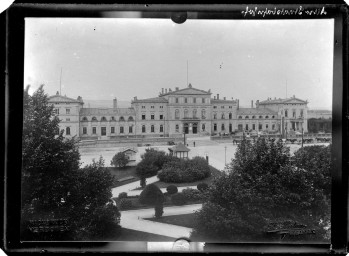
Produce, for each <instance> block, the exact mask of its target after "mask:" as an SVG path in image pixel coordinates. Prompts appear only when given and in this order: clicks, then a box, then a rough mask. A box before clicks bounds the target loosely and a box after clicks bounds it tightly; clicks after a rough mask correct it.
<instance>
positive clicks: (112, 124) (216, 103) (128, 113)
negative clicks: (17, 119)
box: [49, 84, 308, 139]
mask: <svg viewBox="0 0 349 256" xmlns="http://www.w3.org/2000/svg"><path fill="white" fill-rule="evenodd" d="M49 102H50V103H52V104H53V105H54V109H55V112H56V113H57V114H58V116H59V118H60V119H61V123H60V129H63V130H64V131H65V133H64V135H65V136H66V137H73V136H76V137H78V138H80V139H113V138H116V137H179V136H182V135H183V133H185V134H192V135H218V134H231V133H234V132H237V131H241V132H242V131H249V132H251V131H257V132H259V131H265V132H269V133H285V132H287V131H291V130H294V131H301V129H302V127H303V131H304V132H307V103H308V102H307V101H303V100H300V99H297V98H296V97H292V98H288V99H274V100H272V99H271V98H269V99H268V100H266V101H261V102H259V101H257V102H256V105H255V106H254V105H253V102H252V103H251V108H240V107H239V100H238V99H233V98H231V99H227V98H226V97H223V99H222V98H220V96H219V94H217V95H215V96H213V98H212V93H211V91H210V90H208V91H204V90H200V89H196V88H194V87H192V85H191V84H189V85H188V87H186V88H183V89H179V88H178V87H176V88H175V89H174V90H172V89H164V88H162V91H161V92H160V93H159V96H158V97H154V98H148V99H138V98H137V97H134V99H133V100H132V101H131V107H130V108H118V107H117V100H116V99H114V100H113V107H112V108H84V106H83V105H84V103H83V100H82V98H81V97H80V96H79V97H78V98H77V99H76V100H75V99H72V98H68V97H66V96H62V95H59V93H57V94H56V95H54V96H51V97H49Z"/></svg>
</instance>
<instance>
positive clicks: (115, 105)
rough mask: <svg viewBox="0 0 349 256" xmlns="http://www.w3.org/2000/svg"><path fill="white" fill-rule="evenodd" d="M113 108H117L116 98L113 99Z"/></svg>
mask: <svg viewBox="0 0 349 256" xmlns="http://www.w3.org/2000/svg"><path fill="white" fill-rule="evenodd" d="M113 108H114V109H117V108H118V101H117V99H116V98H114V99H113Z"/></svg>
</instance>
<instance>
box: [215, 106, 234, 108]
mask: <svg viewBox="0 0 349 256" xmlns="http://www.w3.org/2000/svg"><path fill="white" fill-rule="evenodd" d="M228 107H229V108H233V106H228ZM213 108H217V106H213ZM221 108H225V106H221Z"/></svg>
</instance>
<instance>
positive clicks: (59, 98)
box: [48, 94, 84, 104]
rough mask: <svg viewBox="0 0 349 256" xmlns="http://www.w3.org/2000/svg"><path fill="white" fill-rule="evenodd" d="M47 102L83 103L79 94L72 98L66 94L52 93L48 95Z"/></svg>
mask: <svg viewBox="0 0 349 256" xmlns="http://www.w3.org/2000/svg"><path fill="white" fill-rule="evenodd" d="M48 102H52V103H80V104H84V102H83V101H82V98H81V97H80V96H79V97H78V98H77V99H72V98H69V97H67V96H63V95H59V94H56V95H53V96H50V97H48Z"/></svg>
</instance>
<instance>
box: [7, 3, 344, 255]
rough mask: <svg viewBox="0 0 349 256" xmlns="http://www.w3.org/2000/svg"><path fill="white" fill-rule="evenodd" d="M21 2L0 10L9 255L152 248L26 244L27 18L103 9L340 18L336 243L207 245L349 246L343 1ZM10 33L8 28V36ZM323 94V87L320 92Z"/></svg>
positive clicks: (151, 14)
mask: <svg viewBox="0 0 349 256" xmlns="http://www.w3.org/2000/svg"><path fill="white" fill-rule="evenodd" d="M39 2H40V1H36V2H35V3H24V2H22V3H20V2H16V3H14V4H13V5H12V6H11V7H10V8H9V9H7V10H6V11H5V12H3V13H2V14H1V26H2V28H3V29H2V31H3V39H4V42H5V43H4V44H3V46H4V47H3V53H4V56H6V58H4V61H3V62H1V64H2V67H3V69H2V70H5V87H4V92H5V94H4V95H5V97H4V102H5V116H4V119H3V120H4V123H5V141H4V142H5V143H4V145H5V148H4V153H5V158H4V165H3V166H4V167H5V168H4V181H5V184H4V185H5V186H4V204H3V213H4V215H3V216H4V218H3V219H4V222H3V233H2V235H3V244H2V246H3V248H4V250H5V252H7V253H23V252H26V253H28V252H45V251H46V252H130V251H138V252H145V251H146V248H147V245H146V242H130V243H129V242H20V238H19V228H20V208H21V192H20V188H21V155H22V154H21V148H22V140H21V139H22V136H21V135H22V120H23V113H22V112H23V111H22V105H23V100H22V99H23V77H24V31H25V24H24V18H25V17H100V15H99V12H100V11H107V12H108V11H137V12H141V13H142V17H143V18H169V19H170V18H171V14H172V13H174V12H187V13H188V18H189V19H190V18H191V16H190V13H197V16H196V17H195V18H197V19H313V18H319V19H322V18H325V19H328V18H334V20H335V22H334V23H335V29H334V62H333V101H332V102H333V107H332V115H333V117H332V131H333V132H332V141H333V151H332V160H333V172H332V197H331V204H332V208H331V230H332V235H331V245H330V244H282V243H229V244H216V243H215V244H209V243H206V246H205V248H206V250H205V251H208V252H244V253H285V254H286V253H317V254H318V253H320V254H327V253H331V252H332V253H339V254H343V253H345V252H346V250H347V247H348V237H349V229H348V216H349V211H348V206H349V205H348V204H349V203H348V201H349V197H348V183H349V179H348V170H349V153H348V145H349V138H348V133H349V125H348V123H349V106H348V101H349V92H348V84H349V83H348V70H349V67H348V7H347V6H346V5H345V4H344V3H339V2H337V3H332V4H326V3H319V2H317V3H309V4H308V3H299V4H278V3H274V4H273V3H270V2H269V3H267V4H265V3H261V4H243V3H242V4H212V5H203V4H187V5H179V4H176V5H166V4H111V3H109V2H108V3H103V4H88V3H83V2H76V3H75V4H71V1H70V2H66V3H65V4H58V3H56V4H47V3H46V4H45V3H39ZM246 6H250V7H255V6H258V8H260V9H263V8H266V7H269V8H274V7H275V6H276V7H277V8H290V9H295V8H297V6H303V7H304V8H322V7H325V9H326V12H327V14H326V15H324V16H307V15H299V16H268V17H264V18H263V17H261V16H255V17H252V16H249V17H248V18H247V17H243V15H242V13H241V12H242V11H243V10H245V8H246ZM5 32H6V33H5ZM314 93H316V92H314Z"/></svg>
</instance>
